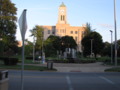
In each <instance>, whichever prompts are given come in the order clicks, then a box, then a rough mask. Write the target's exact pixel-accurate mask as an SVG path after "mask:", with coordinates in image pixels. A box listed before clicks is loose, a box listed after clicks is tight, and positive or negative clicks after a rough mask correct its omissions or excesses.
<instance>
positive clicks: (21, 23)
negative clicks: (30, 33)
mask: <svg viewBox="0 0 120 90" xmlns="http://www.w3.org/2000/svg"><path fill="white" fill-rule="evenodd" d="M26 11H27V10H26V9H24V11H23V13H22V15H21V16H20V18H19V21H18V23H19V27H20V31H21V36H22V40H24V39H25V33H26V30H27V20H26Z"/></svg>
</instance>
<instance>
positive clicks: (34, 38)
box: [33, 29, 35, 62]
mask: <svg viewBox="0 0 120 90" xmlns="http://www.w3.org/2000/svg"><path fill="white" fill-rule="evenodd" d="M34 61H35V29H33V62H34Z"/></svg>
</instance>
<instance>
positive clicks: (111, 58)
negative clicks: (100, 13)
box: [110, 30, 113, 64]
mask: <svg viewBox="0 0 120 90" xmlns="http://www.w3.org/2000/svg"><path fill="white" fill-rule="evenodd" d="M110 32H111V64H112V63H113V60H112V59H113V35H112V33H113V31H112V30H110Z"/></svg>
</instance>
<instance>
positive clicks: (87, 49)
mask: <svg viewBox="0 0 120 90" xmlns="http://www.w3.org/2000/svg"><path fill="white" fill-rule="evenodd" d="M91 39H93V42H92V45H93V46H92V47H93V53H94V54H95V58H96V55H97V54H100V52H101V50H102V49H103V47H104V44H103V40H102V36H101V35H100V34H99V33H97V32H91V33H89V34H88V35H86V36H85V37H84V38H83V40H82V45H83V47H84V51H83V52H84V55H85V56H87V55H90V54H91Z"/></svg>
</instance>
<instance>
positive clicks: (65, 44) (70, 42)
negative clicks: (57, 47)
mask: <svg viewBox="0 0 120 90" xmlns="http://www.w3.org/2000/svg"><path fill="white" fill-rule="evenodd" d="M76 47H77V44H76V42H75V40H74V39H73V37H72V36H63V37H62V38H61V50H62V52H64V51H65V49H66V48H74V49H76Z"/></svg>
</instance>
